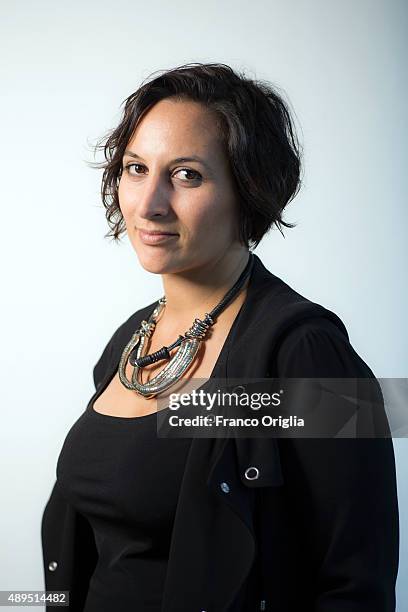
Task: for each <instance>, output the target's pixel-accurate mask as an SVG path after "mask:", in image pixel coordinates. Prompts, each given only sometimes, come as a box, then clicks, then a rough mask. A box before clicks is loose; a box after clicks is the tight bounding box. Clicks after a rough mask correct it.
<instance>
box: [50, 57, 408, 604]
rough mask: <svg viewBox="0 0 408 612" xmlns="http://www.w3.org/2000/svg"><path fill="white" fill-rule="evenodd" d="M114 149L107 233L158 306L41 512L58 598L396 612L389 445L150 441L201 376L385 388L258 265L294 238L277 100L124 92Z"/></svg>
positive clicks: (130, 329)
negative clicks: (272, 246) (279, 242)
mask: <svg viewBox="0 0 408 612" xmlns="http://www.w3.org/2000/svg"><path fill="white" fill-rule="evenodd" d="M102 146H103V148H104V151H105V156H106V163H105V164H104V168H105V170H104V175H103V184H102V198H103V202H104V204H105V206H106V216H107V220H108V222H109V224H110V225H111V230H112V234H111V235H113V236H114V238H115V239H117V238H118V237H119V235H120V234H121V233H122V232H123V231H124V230H126V232H127V235H128V237H129V240H130V242H131V244H132V246H133V248H134V250H135V252H136V254H137V257H138V260H139V262H140V264H141V266H142V267H143V268H144V269H145V270H146V271H147V272H151V273H153V274H160V275H161V277H162V281H163V296H164V297H165V300H160V301H155V302H154V303H152V304H149V305H148V306H146V307H144V308H142V309H141V310H138V311H137V312H135V313H134V314H132V315H131V316H130V317H129V318H128V319H127V320H126V321H125V322H124V323H122V324H121V325H120V326H119V327H118V329H117V330H116V331H115V332H114V333H113V335H112V337H111V338H110V340H109V342H108V343H107V344H106V346H105V348H104V350H103V352H102V355H101V357H100V358H99V360H98V362H97V363H96V365H95V367H94V382H95V387H96V392H95V394H94V395H93V397H92V398H91V399H90V401H89V404H88V406H87V408H86V410H85V411H84V413H83V414H82V415H81V416H80V418H79V419H78V420H77V421H76V423H74V425H73V426H72V428H71V429H70V431H69V432H68V435H67V437H66V439H65V442H64V445H63V448H62V450H61V453H60V456H59V458H58V464H57V480H56V482H55V484H54V488H53V490H52V492H51V496H50V499H49V501H48V503H47V505H46V507H45V510H44V515H43V520H42V542H43V553H44V571H45V582H46V588H47V589H48V590H66V591H69V596H70V608H69V609H70V610H75V611H78V612H79V611H84V612H94V611H96V610H98V612H108V611H109V612H119V611H124V610H126V611H128V610H140V611H144V610H146V611H147V610H151V611H153V610H155V611H158V610H162V611H163V612H183V611H186V612H187V611H188V612H196V611H197V612H215V611H217V612H218V611H229V612H233V611H235V612H238V611H248V612H249V611H252V610H253V611H255V610H271V611H272V610H279V611H280V612H294V611H296V612H298V611H299V610H302V612H304V611H309V610H310V611H312V610H313V611H317V610H319V612H329V611H330V612H334V611H337V610H338V611H340V610H341V611H342V612H357V611H362V612H363V611H364V612H365V611H367V612H368V611H369V612H380V611H381V612H385V611H387V612H388V611H391V610H395V580H396V574H397V565H398V506H397V494H396V483H395V465H394V455H393V447H392V441H391V440H390V439H389V438H387V437H377V439H365V440H364V439H361V438H360V439H352V438H343V439H329V438H326V439H324V438H322V437H320V438H319V437H317V436H316V438H315V439H309V440H308V439H305V438H303V439H302V437H296V436H294V437H287V438H283V437H282V438H280V439H279V440H278V439H277V438H276V437H271V436H270V435H269V436H268V437H265V436H264V437H251V436H247V437H245V436H238V435H232V436H228V435H227V436H218V437H217V436H214V437H204V438H200V437H194V436H193V437H175V438H171V437H169V438H166V437H160V436H158V432H157V427H156V426H157V419H158V417H159V416H160V415H162V414H167V412H168V411H166V410H164V411H163V413H162V412H161V410H160V411H159V412H157V409H158V407H159V403H160V407H161V408H162V407H163V404H162V403H161V402H162V398H163V397H164V398H168V394H169V393H171V392H173V391H174V390H175V389H176V388H178V389H179V388H180V385H181V388H183V385H187V384H190V383H192V382H193V383H194V382H195V381H196V380H197V379H206V380H208V381H211V380H214V379H215V378H216V377H218V378H220V379H225V380H234V379H239V380H246V381H251V380H253V379H256V378H270V377H272V378H274V377H281V378H291V379H293V378H297V377H299V378H300V377H310V378H313V379H317V378H318V377H328V378H336V379H337V378H353V379H357V378H367V379H373V380H375V377H374V374H373V373H372V372H371V370H370V368H369V367H368V366H367V364H365V363H364V361H363V360H362V359H361V358H360V357H359V355H357V353H356V352H355V351H354V349H353V348H352V346H351V344H350V342H349V339H348V334H347V331H346V329H345V327H344V324H343V323H342V321H341V320H340V319H339V317H338V316H337V315H336V314H335V313H333V312H331V311H329V310H327V309H326V308H324V307H323V306H321V305H319V304H316V303H314V302H312V301H310V300H308V299H307V298H305V297H304V296H302V295H300V294H299V293H297V292H296V291H295V290H294V289H292V288H291V287H289V286H288V285H287V284H286V283H285V282H284V281H282V280H281V279H280V278H278V277H277V276H275V275H274V274H272V273H271V272H270V271H268V270H267V269H266V268H265V266H264V265H263V264H262V262H261V260H260V259H259V257H257V256H256V255H255V254H253V253H252V250H253V248H255V247H256V246H257V244H258V243H259V242H260V240H261V238H262V237H263V236H264V235H265V234H266V232H267V231H268V230H269V229H270V228H271V227H272V226H273V225H274V224H275V225H276V226H277V227H278V228H279V229H280V226H281V225H285V226H286V227H292V225H291V224H288V223H286V222H284V221H283V220H282V212H283V210H284V208H285V206H286V205H287V204H288V202H289V201H290V200H291V199H292V198H293V197H294V195H295V194H296V193H297V191H298V189H299V183H300V178H299V177H300V154H299V146H298V144H297V140H296V135H295V132H294V129H293V123H292V120H291V117H290V114H289V111H288V109H287V106H286V105H285V103H284V101H283V100H282V98H281V97H280V96H279V95H278V94H277V93H276V92H275V91H274V90H273V88H272V87H271V86H269V85H268V84H266V83H259V82H255V81H252V80H249V79H247V78H245V77H244V76H242V75H238V74H236V73H235V72H234V71H233V70H232V69H230V68H229V67H228V66H225V65H223V64H190V65H186V66H181V67H179V68H176V69H174V70H171V71H168V72H166V73H164V74H162V75H160V76H157V77H156V78H155V79H153V80H151V81H150V82H147V83H145V84H144V85H143V86H142V87H140V88H139V89H138V90H137V91H136V92H135V93H134V94H132V95H131V96H129V98H128V99H127V100H126V105H125V111H124V115H123V118H122V120H121V122H120V125H119V126H118V127H117V128H116V129H115V130H114V131H113V132H112V133H111V134H110V135H109V136H108V138H107V140H106V142H105V143H104V144H103V145H102ZM147 355H148V356H149V357H146V356H147ZM163 368H167V370H166V371H165V372H166V373H165V375H164V374H163V375H161V374H160V372H162V371H163ZM177 385H179V387H177ZM196 386H197V385H196ZM164 405H166V404H164ZM382 417H383V413H381V414H380V420H381V418H382ZM382 423H383V427H384V419H383V420H382ZM380 428H381V427H380ZM374 433H377V432H374ZM374 437H375V436H374Z"/></svg>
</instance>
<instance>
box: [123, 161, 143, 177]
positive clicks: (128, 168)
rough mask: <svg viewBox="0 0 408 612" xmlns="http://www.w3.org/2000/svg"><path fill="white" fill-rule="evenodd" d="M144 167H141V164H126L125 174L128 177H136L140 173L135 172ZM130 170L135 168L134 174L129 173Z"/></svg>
mask: <svg viewBox="0 0 408 612" xmlns="http://www.w3.org/2000/svg"><path fill="white" fill-rule="evenodd" d="M144 167H145V166H143V165H142V164H128V165H127V166H126V167H125V170H126V172H127V173H128V174H129V175H130V176H138V175H139V174H140V172H138V171H137V168H144ZM130 168H135V173H136V174H134V173H133V172H130Z"/></svg>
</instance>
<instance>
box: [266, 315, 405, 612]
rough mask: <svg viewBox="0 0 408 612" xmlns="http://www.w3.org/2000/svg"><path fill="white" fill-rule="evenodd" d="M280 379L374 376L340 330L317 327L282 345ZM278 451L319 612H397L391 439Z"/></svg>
mask: <svg viewBox="0 0 408 612" xmlns="http://www.w3.org/2000/svg"><path fill="white" fill-rule="evenodd" d="M277 372H278V375H279V376H281V377H294V378H295V377H299V378H300V377H310V378H312V377H327V378H329V377H332V378H337V377H344V378H352V377H356V378H363V377H367V376H371V375H372V376H373V374H372V372H371V370H370V369H369V368H368V366H367V365H366V364H365V363H364V361H363V360H362V359H361V358H360V357H359V356H358V354H357V353H356V352H355V351H354V349H353V348H352V346H351V345H350V343H349V342H348V340H347V339H346V338H345V337H344V336H342V334H340V333H339V332H338V331H337V328H336V327H335V326H332V324H331V323H330V322H328V323H327V324H325V323H321V322H319V321H315V322H314V323H313V322H310V323H307V324H306V323H305V324H303V325H302V326H301V328H299V329H297V330H295V331H294V332H291V334H290V335H289V336H288V337H287V338H286V339H285V340H284V342H283V343H282V346H281V348H280V350H279V353H278V358H277ZM279 448H280V453H281V461H282V469H283V473H284V479H285V486H286V490H287V495H288V502H289V504H290V507H291V508H295V513H296V515H297V517H298V520H299V524H300V525H301V526H302V527H301V530H302V533H303V534H304V537H305V539H306V546H307V552H308V556H309V558H310V563H311V565H312V568H313V569H312V572H311V575H313V576H314V577H315V582H314V585H312V590H313V592H314V607H313V610H314V612H392V611H394V610H395V581H396V577H397V570H398V554H399V525H398V502H397V489H396V477H395V462H394V451H393V444H392V440H391V439H389V438H359V439H355V438H340V439H329V438H320V439H318V438H315V439H310V438H309V439H306V438H303V439H302V438H298V439H296V438H282V439H280V440H279ZM309 552H310V555H309Z"/></svg>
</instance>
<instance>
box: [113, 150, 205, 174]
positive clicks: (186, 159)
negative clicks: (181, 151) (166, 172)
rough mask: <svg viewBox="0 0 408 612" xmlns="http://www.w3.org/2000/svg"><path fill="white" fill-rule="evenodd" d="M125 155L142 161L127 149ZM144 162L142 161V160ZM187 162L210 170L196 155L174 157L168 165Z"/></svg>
mask: <svg viewBox="0 0 408 612" xmlns="http://www.w3.org/2000/svg"><path fill="white" fill-rule="evenodd" d="M126 155H128V156H129V157H133V158H134V159H141V160H143V157H140V155H138V154H137V153H134V152H133V151H129V150H128V149H127V150H126V151H125V152H124V154H123V157H125V156H126ZM143 161H144V160H143ZM189 161H196V162H199V163H200V164H202V165H203V166H205V167H206V168H207V169H208V170H211V168H210V166H209V165H208V164H207V162H206V161H204V160H203V159H202V158H201V157H199V156H198V155H190V156H188V157H176V158H175V159H173V160H172V161H171V162H170V163H171V164H184V163H185V162H189Z"/></svg>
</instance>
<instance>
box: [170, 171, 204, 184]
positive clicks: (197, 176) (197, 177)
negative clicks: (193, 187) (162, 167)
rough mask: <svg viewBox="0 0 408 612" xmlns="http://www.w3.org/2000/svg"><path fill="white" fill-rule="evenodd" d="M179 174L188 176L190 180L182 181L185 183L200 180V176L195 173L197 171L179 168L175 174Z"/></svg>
mask: <svg viewBox="0 0 408 612" xmlns="http://www.w3.org/2000/svg"><path fill="white" fill-rule="evenodd" d="M179 172H187V173H189V174H190V178H187V180H184V182H185V183H191V182H192V181H194V180H200V179H201V178H202V177H201V174H200V173H199V172H197V170H192V169H191V168H179V169H178V170H177V172H175V174H178V173H179ZM191 175H192V176H191Z"/></svg>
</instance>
